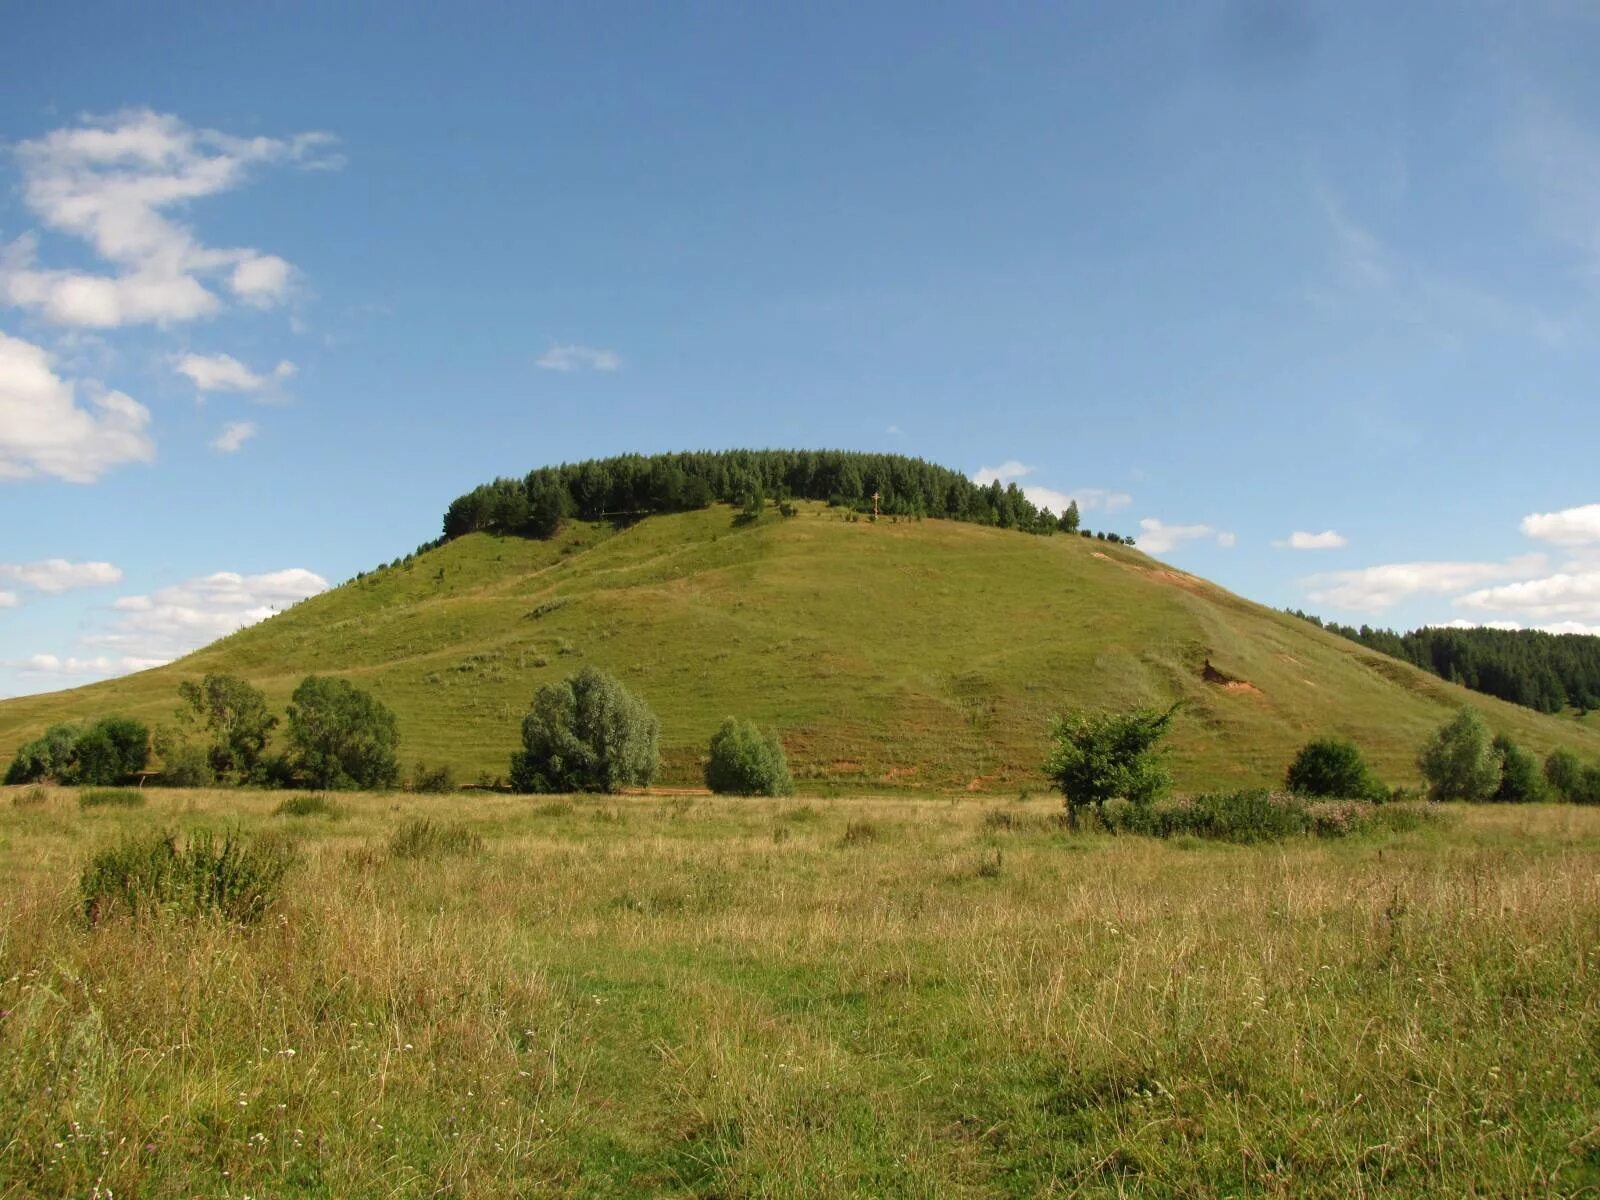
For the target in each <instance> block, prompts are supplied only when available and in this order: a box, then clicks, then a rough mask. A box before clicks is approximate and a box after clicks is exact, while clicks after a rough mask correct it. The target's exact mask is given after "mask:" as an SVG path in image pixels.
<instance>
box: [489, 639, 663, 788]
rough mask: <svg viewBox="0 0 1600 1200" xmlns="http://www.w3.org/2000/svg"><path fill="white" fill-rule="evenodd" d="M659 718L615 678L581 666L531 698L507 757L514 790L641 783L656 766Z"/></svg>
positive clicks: (643, 784)
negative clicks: (518, 745) (516, 744)
mask: <svg viewBox="0 0 1600 1200" xmlns="http://www.w3.org/2000/svg"><path fill="white" fill-rule="evenodd" d="M660 736H661V722H660V721H658V720H657V719H656V715H655V714H654V713H653V712H651V711H650V706H649V705H647V704H646V703H645V702H644V701H643V700H642V699H640V698H639V697H638V696H636V695H635V694H634V693H632V692H630V691H629V690H628V689H627V688H626V687H624V686H623V684H622V681H621V680H620V679H618V678H617V677H616V676H614V675H610V674H607V673H606V672H604V671H601V670H599V669H598V668H596V667H585V668H584V669H583V670H582V671H580V672H579V673H578V674H577V675H574V676H572V677H570V678H568V679H563V680H562V681H560V682H559V683H548V684H546V685H545V686H544V687H542V688H540V689H539V691H538V692H537V693H536V694H535V695H534V698H533V706H532V708H530V709H529V710H528V715H527V716H525V717H523V718H522V747H523V748H522V749H521V750H520V751H518V752H517V753H515V754H513V755H512V756H511V786H512V787H513V788H515V789H516V790H517V791H519V792H616V791H620V790H621V789H622V788H624V787H628V786H636V787H645V786H648V785H649V783H650V781H651V780H652V779H654V778H655V774H656V770H657V768H658V766H659V761H660V759H659V755H658V752H657V744H658V742H659V740H660Z"/></svg>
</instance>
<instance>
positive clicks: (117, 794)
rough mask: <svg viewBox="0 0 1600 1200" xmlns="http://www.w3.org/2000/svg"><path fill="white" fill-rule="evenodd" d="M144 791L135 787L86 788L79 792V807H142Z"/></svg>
mask: <svg viewBox="0 0 1600 1200" xmlns="http://www.w3.org/2000/svg"><path fill="white" fill-rule="evenodd" d="M143 806H144V793H143V792H139V791H135V790H134V789H133V788H86V789H85V790H83V791H81V792H79V793H78V807H79V808H142V807H143Z"/></svg>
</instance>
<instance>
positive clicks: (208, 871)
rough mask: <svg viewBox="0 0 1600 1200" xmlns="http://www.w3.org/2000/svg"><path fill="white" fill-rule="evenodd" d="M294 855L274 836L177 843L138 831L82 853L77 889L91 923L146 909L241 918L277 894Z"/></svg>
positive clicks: (198, 837) (195, 837)
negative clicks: (85, 854) (83, 859)
mask: <svg viewBox="0 0 1600 1200" xmlns="http://www.w3.org/2000/svg"><path fill="white" fill-rule="evenodd" d="M296 861H297V855H296V854H295V851H294V849H293V847H292V846H290V845H289V844H287V843H285V842H283V841H280V840H276V839H255V840H250V839H246V838H244V837H242V836H240V835H239V834H238V833H234V832H229V833H225V834H223V835H222V836H221V837H220V838H219V837H217V836H216V835H214V834H211V833H196V834H191V835H190V836H189V838H188V839H187V840H186V841H184V842H182V843H180V842H179V840H178V838H177V837H176V835H174V834H171V833H153V834H143V835H141V836H139V837H135V838H130V839H128V840H126V841H124V842H123V843H122V844H121V845H119V846H115V847H112V848H111V849H108V850H102V851H100V852H99V853H98V854H96V855H95V856H94V857H93V858H92V859H90V860H89V863H88V864H87V865H86V866H85V867H84V869H83V873H82V874H81V875H80V876H79V879H78V891H79V893H80V895H81V896H82V899H83V912H84V916H85V917H87V918H88V920H89V923H90V924H91V925H94V924H97V923H98V922H100V921H102V920H104V919H106V918H107V917H110V916H113V915H117V914H125V915H129V916H133V915H137V914H139V913H141V912H154V911H168V912H174V913H177V914H179V915H183V916H206V915H216V916H220V917H222V918H223V919H224V920H228V921H236V922H239V923H240V924H249V923H251V922H254V921H257V920H259V919H260V918H261V916H262V915H263V914H264V913H265V912H266V910H267V909H268V907H270V906H271V904H272V902H273V901H274V900H276V899H277V897H278V893H279V892H280V890H281V889H282V885H283V878H284V876H285V875H287V874H288V872H289V869H290V868H291V867H293V866H294V864H295V862H296Z"/></svg>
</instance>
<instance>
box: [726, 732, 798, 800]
mask: <svg viewBox="0 0 1600 1200" xmlns="http://www.w3.org/2000/svg"><path fill="white" fill-rule="evenodd" d="M705 777H706V786H707V787H708V788H710V789H711V790H712V791H713V792H716V793H718V794H719V795H733V796H787V795H789V794H790V793H791V792H793V791H794V779H793V777H791V776H790V774H789V760H788V757H787V756H786V755H785V754H784V752H783V743H782V742H780V741H779V740H778V738H777V735H776V734H771V735H768V736H766V737H763V736H762V735H761V731H760V730H759V729H757V728H756V725H755V722H754V721H741V720H737V719H735V718H733V717H729V718H728V719H727V720H725V721H723V722H722V726H721V727H720V728H719V729H718V730H717V731H716V733H714V734H712V735H711V748H710V758H709V759H707V761H706V773H705Z"/></svg>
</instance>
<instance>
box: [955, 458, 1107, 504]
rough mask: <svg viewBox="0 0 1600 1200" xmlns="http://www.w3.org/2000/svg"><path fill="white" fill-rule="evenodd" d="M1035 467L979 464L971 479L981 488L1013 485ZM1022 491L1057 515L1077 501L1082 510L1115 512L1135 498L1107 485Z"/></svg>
mask: <svg viewBox="0 0 1600 1200" xmlns="http://www.w3.org/2000/svg"><path fill="white" fill-rule="evenodd" d="M1034 470H1035V468H1033V467H1030V466H1029V465H1028V464H1027V463H1023V462H1018V461H1017V460H1016V459H1014V458H1008V459H1007V460H1006V461H1005V462H1003V463H1001V464H1000V465H999V466H998V467H979V468H978V469H977V471H975V472H974V473H973V475H972V482H973V483H975V484H977V485H978V486H979V487H988V486H989V485H990V484H991V483H999V484H1010V483H1015V482H1016V481H1017V480H1019V479H1025V478H1027V477H1028V476H1029V475H1032V474H1033V473H1034ZM1022 494H1023V495H1024V496H1026V497H1027V498H1028V501H1029V503H1031V504H1033V505H1034V507H1036V508H1048V509H1049V510H1050V511H1051V512H1053V513H1057V514H1060V513H1064V512H1066V511H1067V506H1068V505H1069V504H1071V503H1072V502H1073V501H1074V500H1076V501H1077V502H1078V509H1079V511H1080V512H1088V511H1090V510H1093V509H1100V510H1103V511H1105V512H1108V513H1114V512H1116V511H1118V510H1119V509H1124V508H1127V507H1128V505H1130V504H1132V503H1133V497H1132V496H1130V495H1129V494H1128V493H1127V492H1113V491H1109V490H1108V489H1106V488H1072V489H1069V490H1067V491H1059V490H1057V489H1056V488H1047V487H1040V486H1038V485H1037V484H1035V485H1030V486H1028V487H1025V488H1023V489H1022Z"/></svg>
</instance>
